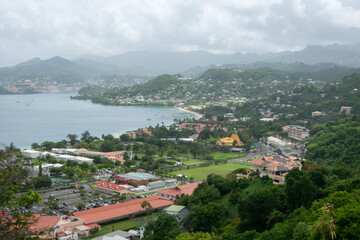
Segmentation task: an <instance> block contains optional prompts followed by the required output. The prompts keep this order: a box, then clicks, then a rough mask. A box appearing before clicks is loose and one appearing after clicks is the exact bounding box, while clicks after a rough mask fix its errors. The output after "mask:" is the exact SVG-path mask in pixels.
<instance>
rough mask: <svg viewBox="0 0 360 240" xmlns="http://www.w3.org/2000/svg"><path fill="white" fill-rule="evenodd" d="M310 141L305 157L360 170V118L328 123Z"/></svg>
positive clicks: (320, 162)
mask: <svg viewBox="0 0 360 240" xmlns="http://www.w3.org/2000/svg"><path fill="white" fill-rule="evenodd" d="M322 128H323V130H321V131H319V132H318V133H316V134H315V136H314V137H313V138H312V139H311V140H310V141H309V143H308V146H307V150H308V151H307V152H306V154H305V157H306V158H307V159H309V160H312V161H316V162H318V163H319V164H327V165H328V164H329V165H334V164H346V165H349V166H351V167H352V168H353V169H356V170H360V141H359V139H360V119H359V117H358V116H354V117H352V118H350V119H344V120H340V121H337V122H331V123H327V124H326V125H324V126H322Z"/></svg>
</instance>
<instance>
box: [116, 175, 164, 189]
mask: <svg viewBox="0 0 360 240" xmlns="http://www.w3.org/2000/svg"><path fill="white" fill-rule="evenodd" d="M115 181H116V183H118V184H129V185H132V186H136V187H137V186H140V185H148V183H149V182H155V181H158V178H157V177H155V176H154V175H152V174H149V173H138V172H136V173H134V172H132V173H126V174H119V175H116V177H115Z"/></svg>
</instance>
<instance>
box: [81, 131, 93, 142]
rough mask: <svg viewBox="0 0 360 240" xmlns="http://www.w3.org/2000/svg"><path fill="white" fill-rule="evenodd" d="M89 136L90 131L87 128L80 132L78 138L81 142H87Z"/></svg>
mask: <svg viewBox="0 0 360 240" xmlns="http://www.w3.org/2000/svg"><path fill="white" fill-rule="evenodd" d="M90 138H91V135H90V132H89V131H88V130H86V131H84V132H83V133H82V134H81V139H80V140H81V141H83V142H87V141H88V140H89V139H90Z"/></svg>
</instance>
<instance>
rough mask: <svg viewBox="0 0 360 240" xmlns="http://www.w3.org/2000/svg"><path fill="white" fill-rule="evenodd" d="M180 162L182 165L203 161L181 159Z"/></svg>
mask: <svg viewBox="0 0 360 240" xmlns="http://www.w3.org/2000/svg"><path fill="white" fill-rule="evenodd" d="M181 163H182V164H184V165H193V164H197V163H203V161H199V160H194V159H190V160H181Z"/></svg>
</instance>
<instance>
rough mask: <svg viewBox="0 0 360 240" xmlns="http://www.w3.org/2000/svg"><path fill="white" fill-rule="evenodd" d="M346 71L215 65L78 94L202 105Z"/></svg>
mask: <svg viewBox="0 0 360 240" xmlns="http://www.w3.org/2000/svg"><path fill="white" fill-rule="evenodd" d="M348 71H350V73H352V72H351V71H355V69H353V70H345V69H343V68H330V69H326V70H320V71H314V72H300V71H289V70H277V69H270V68H259V69H246V70H241V69H227V68H214V69H209V70H207V71H205V72H204V73H203V74H202V75H201V76H199V77H197V78H195V79H191V78H186V77H181V76H180V75H167V74H165V75H160V76H158V77H156V78H155V79H153V80H151V81H149V82H148V83H145V84H142V85H135V86H133V87H126V88H122V89H116V88H115V89H109V90H105V91H104V90H101V91H100V92H96V89H92V88H86V89H82V90H81V91H80V92H79V95H80V96H81V98H87V99H92V100H94V101H96V102H100V103H105V104H118V103H119V104H122V103H123V102H126V103H130V104H131V103H134V102H136V101H137V100H136V99H134V98H135V97H136V96H142V97H144V99H145V100H149V101H146V103H150V102H151V101H152V99H153V98H154V97H155V96H156V98H157V103H159V101H161V104H164V105H169V104H170V105H171V104H174V103H176V102H178V101H182V102H184V103H188V104H202V103H205V102H216V101H225V100H229V99H231V98H232V99H236V98H239V97H246V98H260V97H267V96H270V95H272V94H274V93H276V92H278V91H280V92H284V91H289V90H291V89H293V88H294V86H304V85H308V84H309V83H315V85H316V86H322V85H325V84H327V83H333V82H336V81H340V80H341V79H342V78H343V77H344V76H345V75H344V74H347V73H349V72H348ZM313 86H314V85H313ZM119 99H123V100H119ZM143 103H144V102H143ZM152 103H154V102H152Z"/></svg>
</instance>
